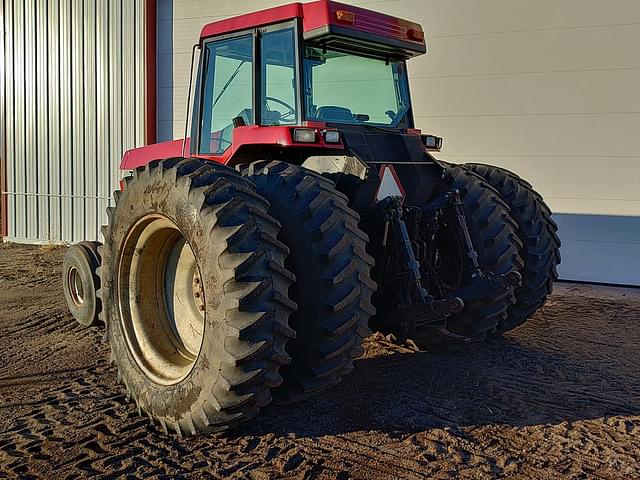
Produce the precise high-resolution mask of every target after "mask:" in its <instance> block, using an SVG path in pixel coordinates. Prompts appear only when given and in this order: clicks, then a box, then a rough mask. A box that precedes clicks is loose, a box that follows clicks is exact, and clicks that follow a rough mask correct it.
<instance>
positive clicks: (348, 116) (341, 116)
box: [315, 105, 353, 122]
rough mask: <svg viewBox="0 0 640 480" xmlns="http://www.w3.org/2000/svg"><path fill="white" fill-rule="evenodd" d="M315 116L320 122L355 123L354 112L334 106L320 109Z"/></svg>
mask: <svg viewBox="0 0 640 480" xmlns="http://www.w3.org/2000/svg"><path fill="white" fill-rule="evenodd" d="M315 116H316V118H317V119H318V120H335V121H337V122H352V121H353V112H352V111H351V110H349V109H348V108H344V107H335V106H333V105H327V106H325V107H320V108H318V110H317V111H316V115H315Z"/></svg>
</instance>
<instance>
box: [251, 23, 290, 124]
mask: <svg viewBox="0 0 640 480" xmlns="http://www.w3.org/2000/svg"><path fill="white" fill-rule="evenodd" d="M293 35H294V33H293V29H292V28H287V29H284V30H277V31H275V32H268V33H265V34H264V35H263V36H262V40H261V41H262V45H261V49H260V51H261V56H262V79H263V83H262V122H261V123H262V124H263V125H293V124H295V123H296V121H297V117H298V114H297V109H296V98H297V94H296V69H295V52H294V48H295V38H294V36H293Z"/></svg>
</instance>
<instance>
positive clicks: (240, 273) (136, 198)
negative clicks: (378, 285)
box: [99, 158, 295, 434]
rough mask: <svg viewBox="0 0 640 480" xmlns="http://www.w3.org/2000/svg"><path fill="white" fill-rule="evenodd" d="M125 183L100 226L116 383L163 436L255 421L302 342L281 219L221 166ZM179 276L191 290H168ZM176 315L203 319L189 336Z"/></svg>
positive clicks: (157, 170)
mask: <svg viewBox="0 0 640 480" xmlns="http://www.w3.org/2000/svg"><path fill="white" fill-rule="evenodd" d="M125 180H126V182H125V183H126V187H125V189H124V191H123V192H116V193H115V194H114V197H115V200H116V206H115V207H114V208H110V209H109V210H108V216H109V224H108V225H107V226H106V227H103V234H104V238H105V243H104V246H103V247H102V249H101V255H102V267H101V269H100V274H101V278H102V288H101V290H100V292H99V295H100V297H101V298H102V300H103V304H104V305H105V308H104V310H103V313H102V317H103V320H104V321H105V323H106V325H107V336H108V339H109V342H110V345H111V355H112V362H114V363H115V365H116V367H117V370H118V379H119V380H120V381H121V382H122V383H123V384H124V385H125V387H126V389H127V394H128V396H130V397H132V398H133V400H134V401H135V402H136V404H137V405H138V410H139V411H141V412H144V413H146V414H147V415H149V417H150V418H151V419H152V421H155V422H157V423H159V424H160V425H161V426H162V427H163V428H164V429H165V431H175V432H177V433H178V434H183V433H184V434H196V433H203V432H211V431H218V430H223V429H226V428H229V427H232V426H235V425H236V424H238V423H240V422H243V421H246V420H248V419H250V418H252V417H253V416H255V415H256V414H257V413H258V410H259V408H260V407H262V406H263V405H266V404H267V403H269V402H270V400H271V390H270V389H271V388H275V387H278V386H279V385H280V384H281V383H282V377H281V376H280V374H279V369H280V367H281V366H282V365H284V364H287V363H288V362H289V360H290V359H289V356H288V354H287V352H286V350H285V344H286V342H287V340H289V339H290V338H292V337H293V336H294V332H293V330H291V329H290V328H289V327H288V320H287V319H288V316H289V314H290V313H291V311H293V310H294V308H295V304H294V303H292V302H291V301H290V300H289V299H288V297H287V290H288V288H289V285H290V284H291V282H292V281H293V279H294V277H293V275H292V274H291V273H289V272H288V271H287V270H286V269H285V268H284V260H285V257H286V255H287V248H286V246H284V245H283V244H282V243H280V242H279V241H278V240H277V239H276V236H277V234H278V231H279V224H278V222H277V221H275V220H274V219H273V218H272V217H271V216H269V215H268V213H267V207H268V204H267V202H266V201H265V200H264V199H263V198H262V197H260V196H259V195H258V194H256V193H255V191H254V188H253V186H252V185H251V184H250V183H249V182H247V181H246V180H244V179H242V178H241V177H240V176H239V175H238V174H237V173H236V172H235V171H234V170H232V169H229V168H228V167H225V166H222V165H216V164H212V163H210V162H204V161H201V160H194V159H188V160H186V159H181V158H174V159H168V160H163V161H154V162H151V163H150V164H149V165H148V166H147V167H141V168H138V169H137V170H136V171H135V172H134V175H133V176H132V177H128V178H127V179H125ZM156 238H157V240H156ZM179 242H182V244H180V243H179ZM174 249H175V251H177V252H178V253H177V254H176V255H174ZM189 252H192V253H189ZM183 255H184V257H183ZM147 257H149V258H147ZM183 258H185V259H186V260H184V262H183ZM189 258H192V259H193V260H192V261H191V263H188V260H189ZM181 262H182V263H181ZM189 265H191V266H189ZM193 265H195V266H193ZM187 267H188V268H187ZM173 272H175V274H174V273H173ZM180 272H187V274H186V275H187V277H186V278H189V275H191V277H192V279H193V283H192V285H191V287H189V285H188V282H186V283H185V282H177V281H176V282H174V283H171V282H169V283H166V282H167V279H169V280H171V279H173V278H175V279H178V278H183V277H184V275H183V276H182V277H179V275H178V273H180ZM163 281H164V282H165V283H162V282H163ZM149 285H151V286H149ZM163 285H164V286H163ZM199 285H202V287H201V289H200V287H199ZM189 288H191V290H190V291H191V293H192V295H191V297H189V296H188V295H184V292H186V291H189ZM167 292H169V293H167ZM200 293H202V295H200ZM198 299H201V300H200V302H201V303H199V302H198V301H197V300H198ZM194 304H195V305H196V306H197V308H191V307H193V305H194ZM185 308H186V309H187V310H184V309H185ZM189 308H191V309H190V310H189ZM178 309H183V310H178ZM198 310H201V311H203V313H202V317H201V318H202V320H201V323H200V324H199V325H200V326H198V324H197V321H198V318H200V317H198V316H197V311H198ZM176 312H178V313H180V312H183V313H184V312H186V313H188V315H187V316H186V317H184V316H183V317H179V316H177V315H175V313H176ZM172 315H174V316H172ZM178 318H191V319H194V320H193V322H192V323H191V324H190V327H191V330H190V332H191V334H190V333H189V332H184V331H183V329H182V328H180V325H179V324H178V320H176V319H178ZM172 319H174V321H175V323H174V324H170V322H171V320H172ZM167 324H170V325H167ZM169 327H170V328H169ZM198 328H200V330H201V332H200V343H199V347H198V341H197V338H198V337H197V336H196V333H197V332H198ZM158 332H160V333H158ZM176 332H177V333H176ZM189 335H191V336H189ZM194 338H195V340H194ZM143 340H144V341H143Z"/></svg>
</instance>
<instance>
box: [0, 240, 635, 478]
mask: <svg viewBox="0 0 640 480" xmlns="http://www.w3.org/2000/svg"><path fill="white" fill-rule="evenodd" d="M34 251H35V253H34ZM62 255H63V250H41V249H38V248H35V249H34V248H33V247H24V246H8V245H0V339H1V343H0V477H3V476H5V477H9V478H13V477H16V478H78V477H97V478H114V477H118V476H131V477H136V478H137V477H148V476H151V477H156V478H162V477H165V476H169V477H176V476H190V477H196V478H252V479H253V478H278V479H279V478H330V479H336V478H339V479H347V478H363V479H364V478H410V479H418V478H448V477H451V476H453V477H461V478H465V477H468V478H495V477H497V476H501V477H512V478H551V477H553V478H559V479H560V478H593V477H599V478H611V479H618V478H638V477H640V467H639V465H640V416H639V415H640V412H639V410H640V326H639V325H640V313H639V312H640V301H638V300H635V299H633V298H629V299H623V300H612V299H606V298H588V297H583V296H579V295H564V296H554V297H552V298H551V300H550V301H549V302H548V304H547V306H546V307H545V309H544V311H543V312H540V313H539V314H538V315H537V317H536V319H534V320H533V321H532V322H530V323H528V324H526V325H525V326H523V327H521V328H519V329H518V330H516V331H515V332H514V333H513V334H509V335H507V336H506V337H505V338H504V339H502V340H493V341H490V342H488V343H487V344H485V345H482V346H478V347H474V348H472V349H470V351H468V352H462V353H459V354H456V353H414V352H411V351H410V350H408V349H405V348H402V347H398V346H395V345H392V344H389V343H388V342H386V341H385V340H384V338H382V337H381V336H373V337H372V338H370V339H369V340H368V341H367V342H366V344H365V356H364V358H363V359H361V360H359V361H358V362H357V366H356V370H355V371H354V373H353V374H352V375H350V376H349V378H348V380H347V381H346V382H344V383H342V384H341V385H339V386H337V387H336V388H334V389H333V390H332V391H330V392H328V393H327V394H326V395H323V396H321V397H319V398H316V399H313V400H310V401H308V402H305V403H302V404H299V405H294V406H289V407H269V408H267V409H265V411H264V412H263V414H262V415H261V416H260V417H259V418H258V419H256V421H254V422H252V423H251V424H249V425H247V426H245V427H242V428H240V429H239V430H237V431H234V432H231V433H230V434H228V435H211V436H208V437H197V438H188V439H180V438H176V437H171V436H166V435H164V434H163V433H162V432H161V431H160V430H159V429H158V428H156V427H154V426H152V425H151V424H150V422H149V420H148V419H145V418H141V417H139V416H138V413H137V411H136V409H135V407H134V406H133V405H132V404H131V403H130V402H128V401H127V399H126V398H125V395H124V392H123V390H122V388H121V387H120V386H119V385H117V383H116V374H115V372H114V370H113V369H112V368H111V366H110V365H109V364H108V346H107V345H105V344H103V343H102V341H101V338H102V330H101V329H82V328H80V327H79V326H77V325H76V324H75V323H74V321H73V320H72V318H71V317H70V315H69V314H68V313H67V312H66V308H65V305H64V298H63V297H62V294H61V289H60V284H59V283H60V282H59V279H58V275H59V269H60V264H61V260H62ZM17 266H19V268H16V267H17ZM9 277H10V278H9ZM34 277H37V279H36V278H34Z"/></svg>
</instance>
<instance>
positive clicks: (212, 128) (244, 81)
mask: <svg viewBox="0 0 640 480" xmlns="http://www.w3.org/2000/svg"><path fill="white" fill-rule="evenodd" d="M205 55H206V56H205V62H206V76H205V79H206V80H205V86H204V92H203V102H202V112H203V115H202V130H201V134H200V152H201V153H212V154H222V153H224V151H225V150H227V148H229V147H230V146H231V141H232V138H233V119H234V118H235V117H242V118H243V119H244V121H245V123H246V124H247V125H250V124H251V123H253V113H252V108H253V37H252V36H250V35H249V36H245V37H240V38H234V39H229V40H221V41H219V42H212V43H209V44H207V47H206V52H205Z"/></svg>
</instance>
